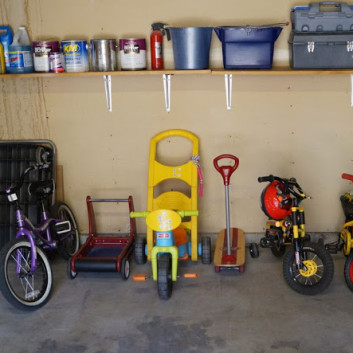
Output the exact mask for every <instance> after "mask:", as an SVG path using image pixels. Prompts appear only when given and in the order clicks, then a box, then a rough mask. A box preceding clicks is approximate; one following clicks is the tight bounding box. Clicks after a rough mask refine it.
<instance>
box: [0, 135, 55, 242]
mask: <svg viewBox="0 0 353 353" xmlns="http://www.w3.org/2000/svg"><path fill="white" fill-rule="evenodd" d="M43 154H46V158H47V160H48V162H49V163H50V164H49V165H50V167H49V168H48V169H45V170H37V171H35V172H32V173H30V175H28V176H27V177H26V179H25V182H24V185H23V186H22V188H21V190H20V192H19V195H18V196H19V201H20V204H21V207H22V208H23V210H24V211H25V213H26V215H27V216H28V218H29V219H30V220H31V222H33V223H34V224H36V223H37V222H38V221H39V218H40V209H39V208H38V204H37V200H35V199H32V198H31V197H30V195H29V194H28V185H29V183H31V182H33V181H44V180H51V179H54V181H55V179H56V175H55V167H56V158H55V155H56V152H55V145H54V143H53V142H52V141H49V140H23V141H22V140H2V141H0V189H1V190H4V189H5V188H6V187H8V186H9V185H11V184H12V183H16V182H18V181H19V177H20V175H21V173H22V172H23V171H24V170H25V169H26V168H27V167H29V166H30V165H32V164H34V163H37V162H38V158H39V157H40V156H43ZM54 202H55V191H54V192H53V194H52V195H50V197H49V199H48V203H49V204H53V203H54ZM15 234H16V219H15V212H14V206H13V205H12V204H10V203H9V202H8V200H7V198H6V196H0V249H1V248H2V247H3V246H4V245H5V244H6V243H7V242H8V241H9V240H10V239H12V238H14V237H15Z"/></svg>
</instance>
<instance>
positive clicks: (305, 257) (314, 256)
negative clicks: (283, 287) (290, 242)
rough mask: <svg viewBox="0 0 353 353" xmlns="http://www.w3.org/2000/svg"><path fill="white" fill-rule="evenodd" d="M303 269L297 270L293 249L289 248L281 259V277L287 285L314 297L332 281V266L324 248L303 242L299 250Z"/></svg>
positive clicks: (329, 256) (330, 258)
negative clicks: (282, 276)
mask: <svg viewBox="0 0 353 353" xmlns="http://www.w3.org/2000/svg"><path fill="white" fill-rule="evenodd" d="M300 256H301V261H302V263H303V264H304V266H305V267H304V268H303V269H300V270H299V269H297V267H296V263H295V254H294V247H293V246H291V247H290V248H289V250H288V252H287V253H286V254H285V255H284V258H283V275H284V278H285V280H286V282H287V283H288V285H289V286H290V287H291V288H292V289H293V290H294V291H296V292H298V293H300V294H304V295H315V294H318V293H321V292H322V291H323V290H325V289H326V288H327V287H328V286H329V284H330V283H331V281H332V278H333V273H334V265H333V261H332V257H331V255H330V254H329V253H328V252H327V251H326V249H325V247H324V246H322V245H320V244H317V243H312V242H305V243H304V245H303V247H302V250H301V254H300Z"/></svg>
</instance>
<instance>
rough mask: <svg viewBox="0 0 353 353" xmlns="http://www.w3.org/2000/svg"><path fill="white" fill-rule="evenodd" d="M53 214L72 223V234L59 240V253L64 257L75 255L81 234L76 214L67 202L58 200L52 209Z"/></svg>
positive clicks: (54, 216)
mask: <svg viewBox="0 0 353 353" xmlns="http://www.w3.org/2000/svg"><path fill="white" fill-rule="evenodd" d="M51 216H52V217H53V218H57V219H61V220H63V221H69V222H70V224H71V232H72V234H71V235H70V236H68V237H67V238H64V240H62V241H59V242H58V253H59V254H60V256H61V257H62V258H64V259H69V258H70V257H71V256H73V255H75V253H76V252H77V251H78V249H79V247H80V235H79V233H78V227H77V223H76V220H75V217H74V214H73V213H72V211H71V209H70V207H69V206H68V205H67V204H66V203H64V202H57V203H55V204H54V206H53V208H52V209H51ZM59 237H60V236H59Z"/></svg>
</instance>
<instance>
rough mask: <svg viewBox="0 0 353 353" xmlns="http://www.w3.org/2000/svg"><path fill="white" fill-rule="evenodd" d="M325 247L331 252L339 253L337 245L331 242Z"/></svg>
mask: <svg viewBox="0 0 353 353" xmlns="http://www.w3.org/2000/svg"><path fill="white" fill-rule="evenodd" d="M325 249H326V250H327V251H328V252H329V253H330V254H337V252H338V248H337V246H336V245H331V244H326V245H325Z"/></svg>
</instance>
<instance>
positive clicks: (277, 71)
mask: <svg viewBox="0 0 353 353" xmlns="http://www.w3.org/2000/svg"><path fill="white" fill-rule="evenodd" d="M210 74H211V75H216V76H224V78H225V89H226V104H227V109H228V110H230V109H231V105H232V97H231V96H232V79H233V76H300V75H301V76H305V75H350V76H351V86H352V90H351V91H352V92H351V105H352V106H353V69H347V70H342V69H336V70H332V69H328V70H295V69H291V68H290V67H286V66H278V67H273V68H272V69H269V70H256V69H254V70H241V69H240V70H238V69H236V70H225V69H207V70H173V69H170V70H169V69H166V70H131V71H127V70H126V71H108V72H105V71H100V72H93V71H88V72H63V73H39V72H35V73H31V74H2V75H0V79H1V78H4V79H13V78H33V77H35V78H58V77H92V76H100V77H103V80H104V86H105V93H106V99H107V107H108V110H109V111H110V112H111V111H112V99H111V77H112V76H148V75H154V76H156V75H159V76H162V78H163V86H164V99H165V107H166V110H167V112H169V111H170V81H171V77H172V76H173V75H210Z"/></svg>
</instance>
